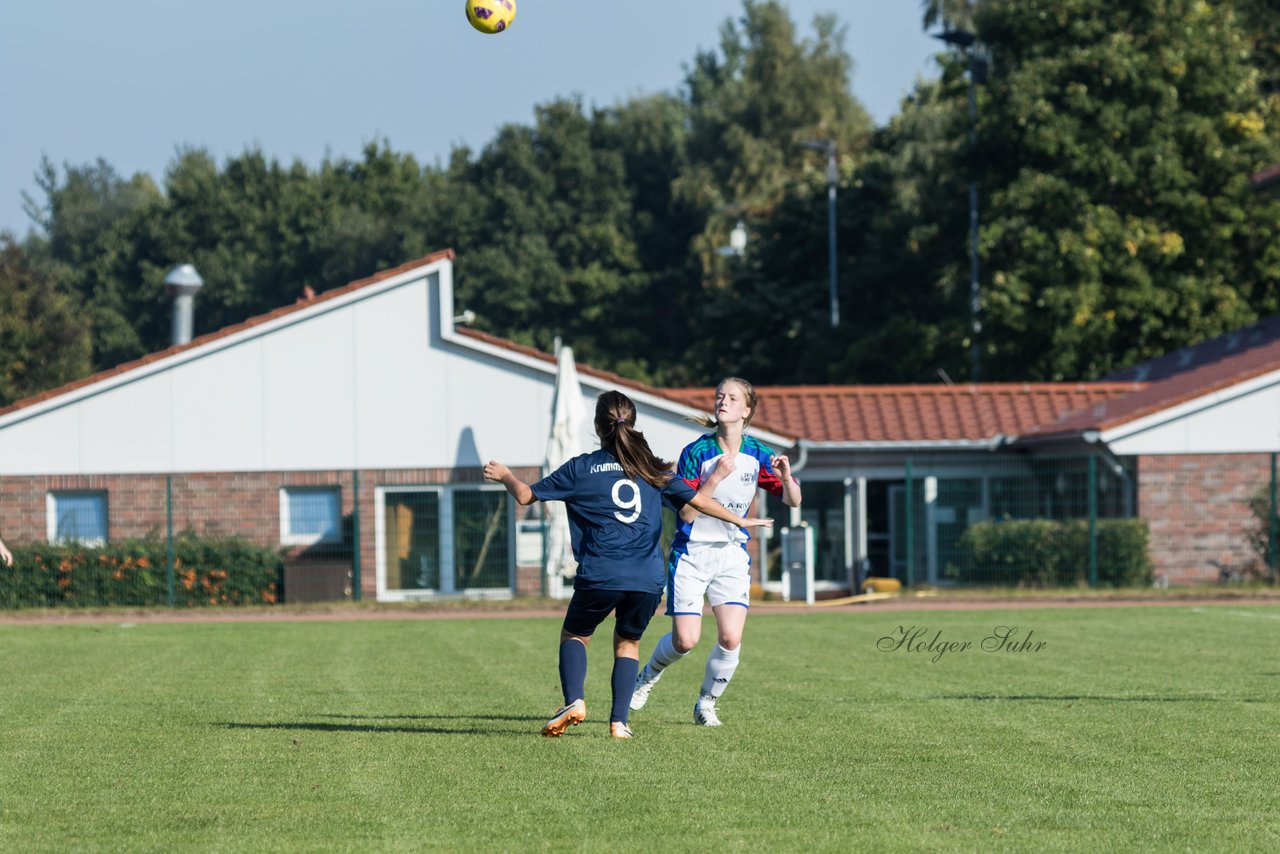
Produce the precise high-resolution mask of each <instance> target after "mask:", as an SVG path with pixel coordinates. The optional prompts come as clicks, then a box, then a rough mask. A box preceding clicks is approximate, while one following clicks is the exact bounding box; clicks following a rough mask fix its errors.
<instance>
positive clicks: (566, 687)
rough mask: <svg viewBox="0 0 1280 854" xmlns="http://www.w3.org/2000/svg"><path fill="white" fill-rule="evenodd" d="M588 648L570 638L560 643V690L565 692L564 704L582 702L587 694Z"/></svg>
mask: <svg viewBox="0 0 1280 854" xmlns="http://www.w3.org/2000/svg"><path fill="white" fill-rule="evenodd" d="M586 681H587V648H586V646H584V645H583V644H582V642H581V641H576V640H573V639H572V638H570V639H569V640H563V641H560V688H561V689H562V690H563V691H564V704H565V705H566V706H567V705H569V704H570V703H572V702H573V701H574V700H581V699H582V698H583V695H584V694H585V693H586V692H585V691H584V689H583V687H582V686H583V685H584V684H585V683H586Z"/></svg>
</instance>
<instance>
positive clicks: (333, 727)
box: [216, 715, 543, 735]
mask: <svg viewBox="0 0 1280 854" xmlns="http://www.w3.org/2000/svg"><path fill="white" fill-rule="evenodd" d="M322 717H342V716H341V715H322ZM353 717H358V716H353ZM371 719H372V720H388V718H371ZM393 719H395V720H405V719H413V720H417V719H433V720H456V721H471V720H497V721H521V722H524V721H537V722H542V721H543V719H542V718H517V717H495V716H486V715H449V716H446V715H435V716H429V715H400V716H397V717H396V718H393ZM216 726H220V727H222V728H224V729H278V730H308V731H310V732H383V733H406V734H410V735H528V734H529V733H530V732H535V733H536V732H537V731H538V730H537V729H534V728H526V727H509V726H508V727H499V726H489V727H486V726H461V725H460V726H404V725H397V724H372V723H368V724H365V723H331V722H327V721H278V722H274V723H245V722H240V721H225V722H223V723H220V724H216Z"/></svg>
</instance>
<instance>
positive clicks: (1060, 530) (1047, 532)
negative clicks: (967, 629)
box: [947, 519, 1152, 587]
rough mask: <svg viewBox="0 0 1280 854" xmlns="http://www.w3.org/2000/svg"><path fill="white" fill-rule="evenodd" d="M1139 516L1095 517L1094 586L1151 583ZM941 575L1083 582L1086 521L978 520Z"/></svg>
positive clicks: (971, 580)
mask: <svg viewBox="0 0 1280 854" xmlns="http://www.w3.org/2000/svg"><path fill="white" fill-rule="evenodd" d="M1149 539H1150V532H1149V530H1148V528H1147V522H1146V520H1145V519H1099V520H1098V521H1097V547H1098V584H1099V585H1101V586H1107V587H1139V586H1145V585H1148V584H1150V583H1151V577H1152V575H1151V555H1150V554H1149V553H1148V551H1147V544H1148V542H1149ZM956 546H957V557H956V561H955V562H954V563H952V564H949V565H948V567H947V574H948V575H950V576H951V577H952V578H955V579H956V580H957V581H960V582H962V583H966V584H1006V585H1015V586H1019V587H1069V586H1079V587H1083V586H1087V585H1088V583H1089V523H1088V521H1087V520H1085V519H1068V520H1066V521H1062V522H1057V521H1053V520H1050V519H1029V520H1004V521H994V522H978V523H976V524H974V525H970V526H969V527H968V528H967V529H965V531H964V533H963V534H961V536H960V539H959V541H958V542H957V544H956Z"/></svg>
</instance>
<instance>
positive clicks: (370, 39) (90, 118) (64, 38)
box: [0, 0, 938, 236]
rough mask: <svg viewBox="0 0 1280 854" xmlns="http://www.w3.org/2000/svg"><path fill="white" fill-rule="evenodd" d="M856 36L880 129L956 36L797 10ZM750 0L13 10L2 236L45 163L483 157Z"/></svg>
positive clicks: (851, 12) (158, 166)
mask: <svg viewBox="0 0 1280 854" xmlns="http://www.w3.org/2000/svg"><path fill="white" fill-rule="evenodd" d="M786 5H787V6H788V8H789V9H790V10H791V13H792V18H793V20H795V21H796V23H797V25H798V26H799V28H800V32H801V33H802V34H805V35H810V34H812V27H811V26H810V24H811V21H812V19H813V16H814V15H815V14H818V13H822V12H834V13H835V14H836V15H837V16H838V18H839V20H840V21H841V23H842V24H844V25H846V26H847V42H846V45H847V47H848V50H849V52H850V54H851V55H852V56H853V58H854V61H855V63H856V68H855V70H854V74H853V80H852V85H853V91H854V94H855V95H857V97H858V98H859V99H860V100H861V101H862V103H863V104H864V105H865V106H866V107H867V109H868V110H869V111H870V113H871V115H872V117H873V118H874V119H875V120H876V121H877V122H880V123H883V122H884V121H886V120H887V119H888V118H889V117H890V116H891V115H893V113H894V112H896V111H897V106H898V102H899V100H900V99H901V97H902V96H903V95H904V94H905V93H906V92H908V91H909V90H910V88H911V86H912V84H913V83H914V81H915V79H916V78H917V76H932V75H933V74H934V73H935V72H934V65H933V62H932V56H933V54H934V53H935V52H936V48H937V45H938V42H936V41H934V40H933V39H930V38H929V37H928V36H926V35H925V34H924V33H922V32H921V30H920V17H921V15H920V4H919V2H917V0H787V2H786ZM741 10H742V5H741V2H740V0H702V2H698V0H634V1H633V2H628V3H622V2H617V0H613V2H598V3H583V2H570V0H519V13H518V15H517V18H516V23H515V25H514V26H513V27H512V28H511V29H510V30H508V31H507V32H506V33H503V34H500V35H497V36H484V35H481V34H479V33H476V32H474V31H473V30H471V28H470V27H469V26H468V25H467V22H466V19H465V17H464V14H463V0H417V2H408V0H362V2H359V3H356V2H351V0H345V2H343V1H342V0H310V2H307V3H300V2H296V0H222V2H220V3H201V4H186V3H179V2H174V0H114V2H111V3H102V2H97V0H41V2H12V3H7V4H5V9H4V11H3V12H0V229H5V230H9V231H11V232H13V233H15V234H17V235H19V236H21V235H23V234H25V233H26V231H27V229H28V227H29V221H28V219H27V217H26V215H25V214H24V213H23V212H22V202H21V193H22V192H23V191H26V192H29V193H32V194H33V195H36V194H37V193H36V186H35V182H34V180H33V175H34V173H35V171H36V169H37V167H38V166H39V163H40V158H41V157H42V156H46V155H47V156H48V157H49V158H50V159H51V160H52V161H53V162H54V163H55V164H59V165H61V164H63V163H72V164H82V163H88V162H92V161H94V160H96V159H97V158H99V157H101V158H103V159H105V160H106V161H107V162H108V163H110V164H111V165H112V166H114V167H115V169H116V170H117V171H118V172H119V173H121V174H122V175H131V174H133V173H135V172H145V173H148V174H150V175H152V176H153V177H154V178H155V179H156V180H157V181H162V180H163V177H164V169H165V167H166V166H167V165H168V164H169V162H170V161H172V160H173V158H174V154H175V152H176V151H178V150H179V149H180V148H183V147H194V148H204V149H207V150H209V151H210V152H212V153H213V154H214V155H215V156H216V157H217V158H218V159H219V160H222V159H224V158H226V157H229V156H234V155H236V154H239V153H240V152H242V151H243V150H244V149H245V148H246V147H255V146H256V147H259V148H261V149H262V150H263V152H265V153H266V154H267V155H268V156H270V157H275V158H277V159H279V160H281V161H285V162H289V161H292V160H294V159H295V158H301V159H302V160H303V161H305V162H306V163H308V164H311V165H315V164H318V163H319V162H320V161H321V160H322V159H324V158H325V157H326V156H329V157H334V158H337V157H356V156H358V155H359V153H360V150H361V148H362V147H363V146H364V145H365V144H366V143H368V142H371V141H374V140H378V139H385V140H386V141H387V142H388V143H389V144H390V146H391V147H392V148H393V149H394V150H397V151H408V152H412V153H413V154H414V155H415V156H417V157H418V158H420V159H421V160H423V161H425V162H436V161H443V160H444V158H446V157H447V156H448V153H449V151H450V150H451V148H452V147H453V146H455V145H460V144H466V145H470V146H471V147H472V148H476V149H478V148H480V147H482V146H483V145H484V144H485V143H487V142H488V141H489V140H490V139H491V138H492V137H493V135H494V132H495V131H496V129H497V128H499V127H500V126H501V125H503V124H506V123H511V122H515V123H529V122H531V121H532V116H533V107H534V106H535V105H536V104H541V103H545V102H547V101H550V100H552V99H553V98H555V97H557V96H563V95H573V94H577V95H579V96H581V97H582V98H583V100H584V102H585V103H586V104H588V105H592V104H594V105H599V106H607V105H611V104H614V103H616V102H618V101H623V100H626V99H627V98H629V97H632V96H636V95H642V94H647V93H651V92H658V91H673V90H675V89H677V88H678V87H679V85H680V83H681V81H682V79H683V75H684V68H685V66H686V64H688V63H689V62H690V61H691V60H692V59H693V57H694V55H695V53H696V52H697V51H698V50H699V49H712V48H714V47H715V46H716V45H717V44H718V42H719V27H720V25H721V24H722V23H723V22H724V21H725V20H727V19H729V18H731V17H737V16H739V15H740V13H741Z"/></svg>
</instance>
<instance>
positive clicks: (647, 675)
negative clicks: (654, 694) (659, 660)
mask: <svg viewBox="0 0 1280 854" xmlns="http://www.w3.org/2000/svg"><path fill="white" fill-rule="evenodd" d="M661 678H662V672H661V671H659V672H657V673H654V672H653V671H652V670H650V669H649V665H647V664H646V665H645V666H644V667H642V668H640V672H639V673H638V674H637V675H636V687H635V690H633V691H632V692H631V711H633V712H638V711H640V710H641V709H643V708H644V704H645V703H647V702H648V701H649V692H650V691H652V690H653V686H654V685H657V684H658V680H659V679H661Z"/></svg>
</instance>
